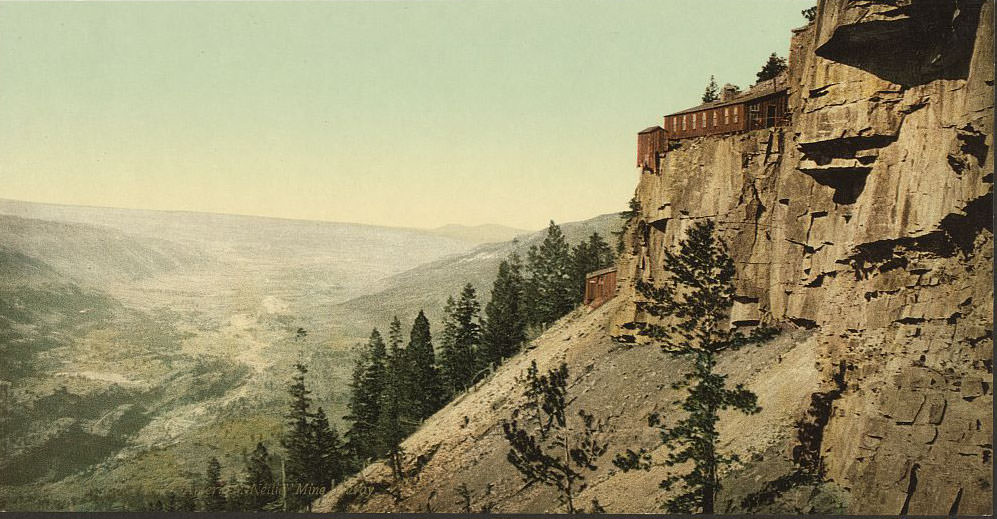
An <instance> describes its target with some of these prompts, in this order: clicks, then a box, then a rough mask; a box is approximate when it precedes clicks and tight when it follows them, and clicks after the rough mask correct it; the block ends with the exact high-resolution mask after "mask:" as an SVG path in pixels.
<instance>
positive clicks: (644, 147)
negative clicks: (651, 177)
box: [637, 126, 668, 173]
mask: <svg viewBox="0 0 997 519" xmlns="http://www.w3.org/2000/svg"><path fill="white" fill-rule="evenodd" d="M667 146H668V135H667V132H665V129H664V128H662V127H660V126H652V127H650V128H647V129H645V130H643V131H642V132H640V133H638V134H637V167H638V168H640V169H641V171H651V172H654V173H657V172H658V160H659V159H660V158H661V155H662V154H663V153H664V152H665V149H666V148H667Z"/></svg>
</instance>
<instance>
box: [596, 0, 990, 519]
mask: <svg viewBox="0 0 997 519" xmlns="http://www.w3.org/2000/svg"><path fill="white" fill-rule="evenodd" d="M992 26H993V2H990V1H988V2H982V1H980V2H969V1H950V2H949V1H946V2H943V1H935V0H929V1H916V0H911V1H905V2H904V1H885V0H884V1H861V2H859V1H845V0H827V1H822V2H821V3H820V5H819V9H818V18H817V20H816V21H815V23H813V24H811V25H809V26H808V27H806V28H804V29H801V30H798V31H797V32H796V34H795V35H794V37H793V41H792V49H791V55H790V69H789V74H790V85H791V97H790V106H791V109H792V111H793V120H792V124H791V125H790V126H788V127H786V128H782V129H774V130H766V131H754V132H749V133H747V134H743V135H736V136H729V137H720V138H717V137H711V138H701V139H693V140H687V141H681V144H680V145H679V147H678V149H675V150H671V151H669V152H668V153H667V155H666V157H665V158H664V159H663V161H662V165H661V166H662V167H661V168H660V173H658V174H653V173H645V174H643V175H642V177H641V181H640V184H639V185H638V187H637V192H636V194H637V198H638V200H639V201H640V203H641V208H642V211H641V214H640V217H639V218H638V219H637V220H636V221H635V222H634V224H633V225H632V226H631V233H630V235H629V236H630V242H629V245H630V251H631V252H632V254H631V255H630V256H629V257H627V258H624V260H622V264H621V269H620V276H621V281H622V283H623V296H624V299H629V300H634V299H635V298H636V297H637V296H636V294H635V293H634V289H633V283H632V282H633V280H634V279H637V278H643V279H653V278H655V277H658V276H661V274H662V251H663V250H664V249H665V248H666V247H673V246H674V245H675V244H676V243H677V241H678V240H679V239H680V238H681V237H682V236H683V233H684V230H685V229H686V228H687V227H688V225H689V224H690V222H692V221H694V220H695V219H698V218H712V219H715V220H716V221H717V223H718V224H719V226H720V227H721V228H722V229H723V234H724V236H725V238H726V239H727V242H728V244H729V245H730V249H731V252H732V255H733V257H734V258H735V260H736V262H737V264H738V275H739V280H738V287H739V290H738V291H739V295H740V298H739V301H738V304H737V305H736V306H735V309H734V321H735V323H736V324H738V325H752V324H757V323H758V322H760V321H762V322H771V323H780V324H783V325H786V324H789V325H792V326H796V327H799V328H803V329H810V330H812V331H813V332H814V334H815V337H816V341H817V343H818V346H817V352H816V362H817V369H818V370H819V372H820V374H821V375H820V378H821V387H820V389H819V390H818V392H817V393H818V394H819V395H817V396H818V397H819V396H820V395H825V394H831V395H833V397H834V398H833V402H831V403H830V406H829V409H825V412H826V413H827V416H816V415H819V414H821V413H820V412H817V411H818V410H815V409H811V412H810V413H809V419H810V420H811V421H813V422H815V423H818V424H820V425H821V429H822V431H821V436H820V438H819V441H818V442H816V444H811V445H808V446H806V447H807V448H810V449H819V457H820V458H822V459H823V464H824V467H825V469H826V473H827V477H828V478H829V479H830V480H831V481H833V482H834V483H836V484H837V485H839V486H840V487H841V488H842V489H843V490H844V491H845V492H846V493H848V495H849V496H850V503H851V504H850V505H849V507H848V511H849V512H851V513H883V514H895V513H898V512H900V511H901V510H902V509H903V510H907V511H908V512H909V513H912V514H944V513H947V512H949V511H950V509H957V510H958V511H959V512H960V513H975V514H981V513H989V512H990V511H991V509H992V500H991V493H992V489H991V486H992V483H993V481H992V476H991V473H992V451H993V448H992V443H993V441H992V438H993V431H992V423H993V417H992V410H991V409H992V405H993V404H992V402H993V395H992V391H991V388H992V381H993V370H992V367H993V366H992V360H991V359H992V355H993V343H992V340H991V334H992V330H993V268H992V265H993V233H992V230H993V228H992V220H991V208H992V194H993V136H992V130H993V128H992V119H993V73H994V62H993V54H992V50H993V34H992ZM641 319H643V316H641V315H639V313H638V312H637V311H636V309H635V307H634V306H633V305H632V304H630V305H626V306H624V307H623V308H621V309H620V311H619V313H617V314H616V315H615V316H614V317H613V321H614V323H615V325H616V328H615V330H614V334H615V335H617V336H620V337H622V338H624V339H631V338H630V337H628V336H627V331H626V330H625V329H624V328H622V326H621V325H623V324H624V323H626V322H629V321H633V320H641ZM839 386H840V389H839ZM818 399H819V398H818ZM763 405H764V404H763ZM825 407H827V406H825Z"/></svg>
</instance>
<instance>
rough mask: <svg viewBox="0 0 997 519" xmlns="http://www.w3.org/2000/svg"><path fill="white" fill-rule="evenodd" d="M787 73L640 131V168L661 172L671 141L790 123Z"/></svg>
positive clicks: (675, 115)
mask: <svg viewBox="0 0 997 519" xmlns="http://www.w3.org/2000/svg"><path fill="white" fill-rule="evenodd" d="M788 84H789V83H788V81H787V76H786V74H785V73H783V74H780V75H779V76H778V77H776V78H775V79H771V80H768V81H763V82H761V83H758V84H757V85H755V86H753V87H751V88H750V89H748V91H747V92H743V93H737V92H732V91H730V90H729V89H726V88H725V89H724V90H725V91H724V94H723V97H722V98H721V99H720V100H719V101H713V102H710V103H703V104H701V105H699V106H694V107H692V108H689V109H686V110H682V111H681V112H675V113H673V114H669V115H666V116H665V119H664V127H661V126H652V127H650V128H647V129H645V130H643V131H641V132H640V133H638V134H637V167H639V168H641V170H642V171H650V172H654V173H657V172H658V162H659V160H660V159H661V157H662V156H663V155H664V153H665V151H666V150H667V149H668V141H669V140H677V139H687V138H690V137H702V136H705V135H719V134H725V133H736V132H744V131H749V130H760V129H762V128H771V127H773V126H783V125H786V124H789V121H790V117H791V114H790V112H789V105H788V102H789V87H788Z"/></svg>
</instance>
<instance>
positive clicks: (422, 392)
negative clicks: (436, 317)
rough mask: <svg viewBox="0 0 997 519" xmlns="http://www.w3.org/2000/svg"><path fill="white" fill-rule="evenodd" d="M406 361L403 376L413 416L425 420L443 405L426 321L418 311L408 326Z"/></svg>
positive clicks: (434, 355) (441, 387)
mask: <svg viewBox="0 0 997 519" xmlns="http://www.w3.org/2000/svg"><path fill="white" fill-rule="evenodd" d="M406 352H407V353H408V359H409V371H408V374H407V378H408V384H407V385H408V387H410V388H411V397H412V410H413V416H414V417H415V418H416V419H417V420H425V419H426V418H429V417H430V416H431V415H432V414H433V413H435V412H436V410H437V409H439V408H440V406H442V405H443V403H444V402H445V395H444V394H443V384H442V382H441V381H440V371H439V369H438V368H437V366H436V352H435V351H434V350H433V338H432V335H431V333H430V329H429V319H427V318H426V314H425V313H423V311H422V310H419V315H417V316H416V317H415V322H413V323H412V331H411V333H410V335H409V343H408V347H407V348H406Z"/></svg>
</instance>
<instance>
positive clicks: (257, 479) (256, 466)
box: [242, 442, 277, 511]
mask: <svg viewBox="0 0 997 519" xmlns="http://www.w3.org/2000/svg"><path fill="white" fill-rule="evenodd" d="M276 482H277V481H276V479H275V478H274V475H273V469H271V468H270V453H269V452H268V451H267V448H266V446H265V445H263V443H262V442H260V443H257V444H256V449H254V450H253V452H252V453H251V454H250V455H249V459H248V460H247V461H246V471H245V475H244V477H243V486H244V489H245V494H244V498H243V505H242V507H243V508H244V509H245V510H258V511H262V510H266V509H267V508H266V507H267V506H268V505H269V504H270V503H272V502H274V500H276V499H277V495H276V494H275V493H274V488H275V486H274V485H276Z"/></svg>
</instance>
